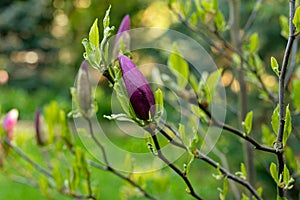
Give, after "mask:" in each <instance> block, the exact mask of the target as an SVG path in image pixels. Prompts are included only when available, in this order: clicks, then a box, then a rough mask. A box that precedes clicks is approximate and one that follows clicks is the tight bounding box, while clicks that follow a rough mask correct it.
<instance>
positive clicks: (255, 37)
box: [249, 33, 259, 52]
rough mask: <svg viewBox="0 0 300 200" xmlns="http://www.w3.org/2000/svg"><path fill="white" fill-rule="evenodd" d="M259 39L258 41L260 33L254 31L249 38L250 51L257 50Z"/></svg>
mask: <svg viewBox="0 0 300 200" xmlns="http://www.w3.org/2000/svg"><path fill="white" fill-rule="evenodd" d="M258 44H259V41H258V34H257V33H253V34H252V35H251V37H250V39H249V50H250V52H255V51H256V50H257V47H258Z"/></svg>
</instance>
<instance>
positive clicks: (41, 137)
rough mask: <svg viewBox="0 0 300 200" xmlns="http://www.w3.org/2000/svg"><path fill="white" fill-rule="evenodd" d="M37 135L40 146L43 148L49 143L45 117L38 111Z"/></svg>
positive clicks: (36, 114)
mask: <svg viewBox="0 0 300 200" xmlns="http://www.w3.org/2000/svg"><path fill="white" fill-rule="evenodd" d="M35 134H36V135H35V136H36V142H37V144H38V145H41V146H43V145H45V144H46V143H47V139H48V137H47V135H46V132H45V127H44V117H43V115H42V114H41V111H40V110H37V111H36V113H35Z"/></svg>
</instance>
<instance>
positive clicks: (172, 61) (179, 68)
mask: <svg viewBox="0 0 300 200" xmlns="http://www.w3.org/2000/svg"><path fill="white" fill-rule="evenodd" d="M168 66H169V67H170V69H171V71H172V72H173V73H174V75H175V76H176V78H177V84H178V86H179V87H180V88H185V86H186V84H187V83H188V77H189V65H188V63H187V62H186V61H185V60H184V59H183V58H182V56H181V54H180V52H179V50H178V47H177V45H176V44H174V46H173V52H172V54H171V55H170V56H169V59H168Z"/></svg>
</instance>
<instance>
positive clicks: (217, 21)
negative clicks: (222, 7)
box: [214, 11, 226, 31]
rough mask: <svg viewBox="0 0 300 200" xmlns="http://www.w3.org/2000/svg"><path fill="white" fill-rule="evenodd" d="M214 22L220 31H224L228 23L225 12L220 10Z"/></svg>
mask: <svg viewBox="0 0 300 200" xmlns="http://www.w3.org/2000/svg"><path fill="white" fill-rule="evenodd" d="M214 22H215V24H216V27H217V29H218V30H219V31H224V30H225V28H226V23H225V19H224V16H223V14H222V13H221V12H220V11H218V12H217V13H216V14H215V16H214Z"/></svg>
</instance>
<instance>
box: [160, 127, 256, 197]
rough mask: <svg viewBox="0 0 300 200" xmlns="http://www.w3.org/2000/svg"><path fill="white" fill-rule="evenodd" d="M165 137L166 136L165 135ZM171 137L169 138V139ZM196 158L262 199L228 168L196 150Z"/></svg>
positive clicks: (174, 131)
mask: <svg viewBox="0 0 300 200" xmlns="http://www.w3.org/2000/svg"><path fill="white" fill-rule="evenodd" d="M164 123H165V125H166V127H171V126H170V125H168V123H166V122H164ZM170 130H171V131H172V132H173V133H174V134H175V135H177V134H179V133H178V132H177V130H175V129H173V128H171V129H170ZM164 136H165V135H164ZM165 137H167V136H165ZM169 137H170V136H169ZM169 137H167V139H168V138H169ZM176 146H177V145H176ZM180 148H182V149H185V150H187V147H186V146H184V147H180ZM194 156H195V158H199V159H201V160H203V161H205V162H206V163H208V164H209V165H211V166H213V167H214V168H217V167H219V169H220V171H221V172H222V174H224V175H225V176H227V177H228V178H229V179H231V180H233V181H235V182H237V183H239V184H241V185H243V186H244V187H246V188H247V189H248V190H249V191H250V192H251V193H252V194H253V195H254V196H255V197H257V199H259V200H260V199H261V197H260V196H259V195H258V193H257V192H256V190H255V189H254V188H253V186H252V185H251V184H250V183H249V182H248V181H246V180H243V179H241V178H239V177H237V176H235V175H233V174H232V173H230V172H229V171H228V170H227V169H226V168H224V167H221V166H219V164H218V163H217V162H216V161H214V160H213V159H211V158H209V157H208V156H206V155H204V154H202V153H201V152H200V150H199V149H195V152H194Z"/></svg>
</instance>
